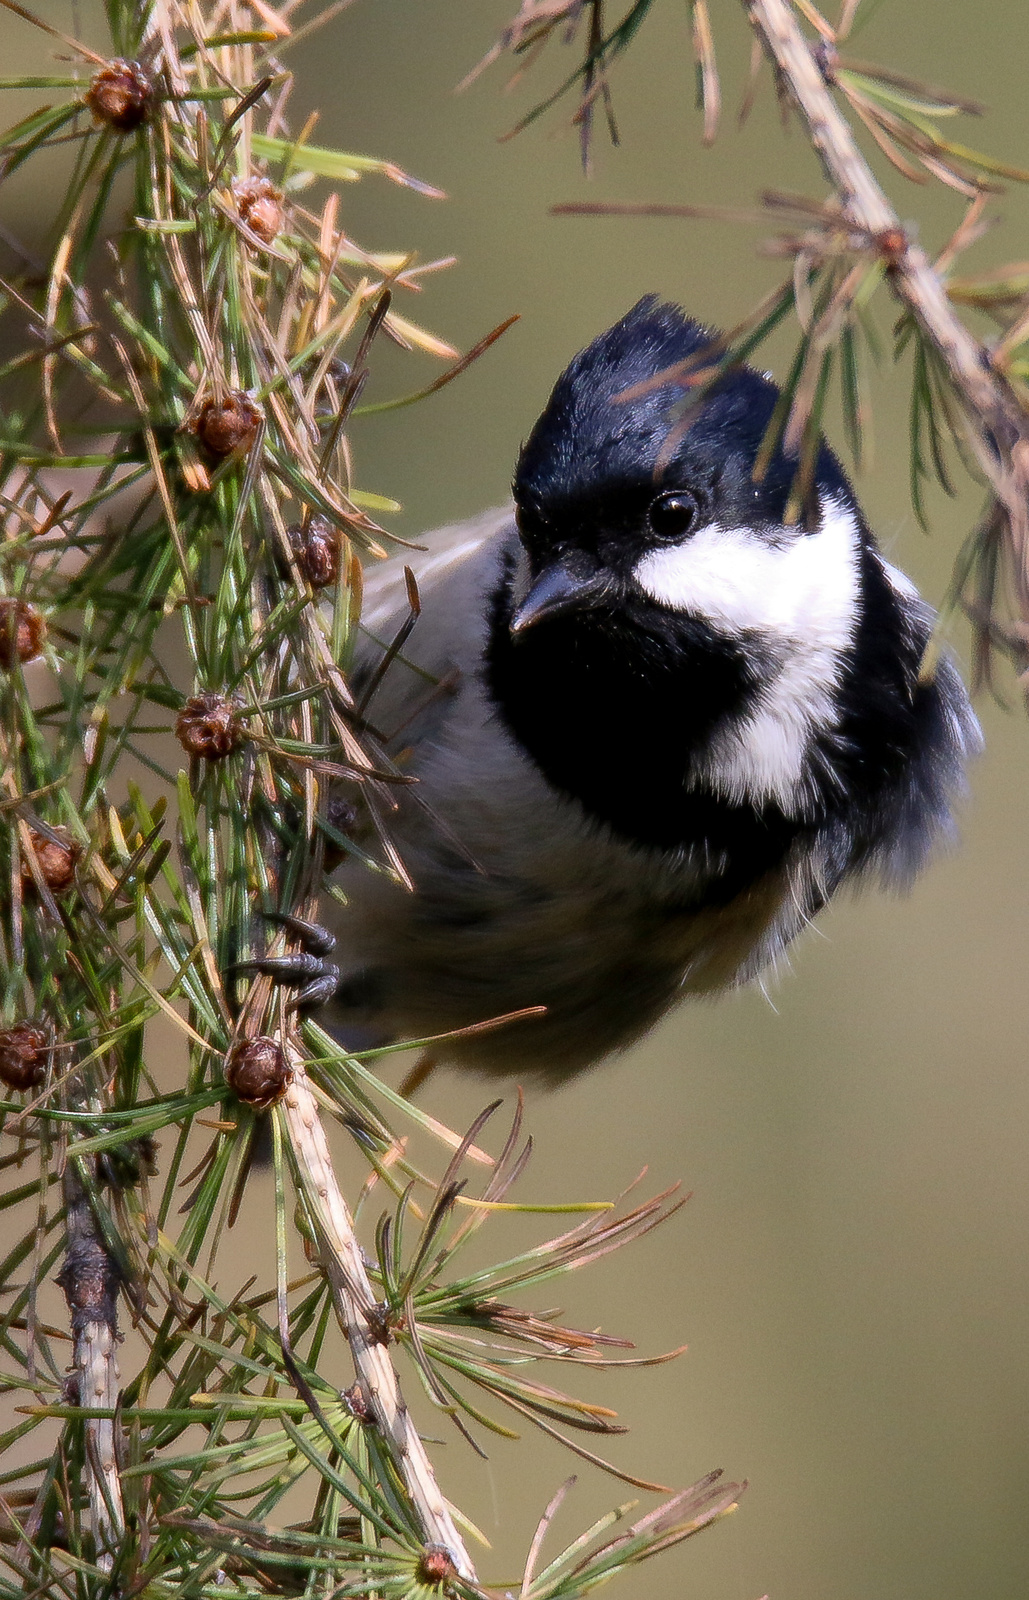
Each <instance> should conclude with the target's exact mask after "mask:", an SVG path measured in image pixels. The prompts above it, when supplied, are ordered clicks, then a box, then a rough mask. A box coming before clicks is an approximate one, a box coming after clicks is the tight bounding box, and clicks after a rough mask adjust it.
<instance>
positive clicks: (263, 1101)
mask: <svg viewBox="0 0 1029 1600" xmlns="http://www.w3.org/2000/svg"><path fill="white" fill-rule="evenodd" d="M225 1081H226V1083H227V1084H228V1086H229V1088H230V1089H231V1090H232V1091H233V1093H234V1094H236V1095H238V1096H239V1098H240V1099H241V1100H242V1101H243V1103H244V1104H245V1105H248V1106H253V1107H254V1110H255V1111H263V1110H264V1109H265V1108H266V1107H267V1106H271V1105H274V1104H275V1102H276V1100H281V1099H282V1097H283V1095H284V1094H285V1093H286V1090H287V1089H288V1088H289V1086H290V1084H291V1083H292V1082H293V1073H292V1072H291V1071H290V1068H289V1065H288V1063H287V1061H286V1055H285V1052H284V1050H283V1048H282V1046H281V1045H280V1044H279V1043H278V1041H277V1040H276V1039H269V1038H268V1037H267V1036H266V1035H264V1034H261V1035H259V1036H258V1037H257V1038H256V1039H237V1040H236V1043H235V1044H234V1045H233V1046H232V1047H231V1049H230V1050H229V1053H228V1055H227V1056H226V1058H225Z"/></svg>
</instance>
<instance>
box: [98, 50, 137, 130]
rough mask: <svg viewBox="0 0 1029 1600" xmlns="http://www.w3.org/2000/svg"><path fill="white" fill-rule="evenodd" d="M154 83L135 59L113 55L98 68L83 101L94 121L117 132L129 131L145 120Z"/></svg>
mask: <svg viewBox="0 0 1029 1600" xmlns="http://www.w3.org/2000/svg"><path fill="white" fill-rule="evenodd" d="M153 93H154V89H153V85H152V83H151V82H150V79H149V78H148V77H147V75H146V73H145V72H144V71H143V68H142V67H141V66H140V64H139V62H138V61H123V60H122V59H121V57H120V56H119V57H115V59H114V60H113V61H108V62H107V63H106V64H105V65H104V66H102V67H101V68H100V71H99V72H98V73H97V74H96V75H95V77H94V78H93V81H92V83H91V84H90V86H89V90H88V92H87V94H86V104H87V106H88V107H89V109H90V111H92V113H93V116H94V117H95V118H96V120H97V122H103V123H106V124H107V126H108V127H109V128H115V129H116V130H117V131H118V133H131V132H132V130H133V128H138V127H139V125H140V123H141V122H143V121H145V119H146V114H147V112H148V111H149V109H150V102H151V100H152V99H153Z"/></svg>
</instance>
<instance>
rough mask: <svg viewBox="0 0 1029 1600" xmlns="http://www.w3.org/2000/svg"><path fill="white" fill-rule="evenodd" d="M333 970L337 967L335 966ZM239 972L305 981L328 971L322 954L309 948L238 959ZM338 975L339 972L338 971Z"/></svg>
mask: <svg viewBox="0 0 1029 1600" xmlns="http://www.w3.org/2000/svg"><path fill="white" fill-rule="evenodd" d="M332 970H333V972H336V968H335V967H333V969H332ZM236 971H237V972H263V973H264V974H265V976H266V977H268V978H274V979H275V981H276V982H277V983H303V982H304V981H305V979H307V978H317V977H318V976H319V975H320V974H321V973H323V972H325V971H326V965H325V962H324V961H323V960H322V958H321V956H316V955H313V954H312V953H311V952H310V951H308V950H297V951H296V952H295V953H294V954H293V955H289V956H255V957H254V959H253V960H252V961H237V962H236ZM337 976H338V973H337Z"/></svg>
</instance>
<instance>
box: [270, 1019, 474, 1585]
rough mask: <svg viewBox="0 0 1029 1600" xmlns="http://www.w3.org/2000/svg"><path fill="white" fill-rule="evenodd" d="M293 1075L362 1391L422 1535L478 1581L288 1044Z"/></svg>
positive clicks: (323, 1238)
mask: <svg viewBox="0 0 1029 1600" xmlns="http://www.w3.org/2000/svg"><path fill="white" fill-rule="evenodd" d="M290 1066H291V1068H292V1070H293V1082H292V1085H291V1086H290V1088H289V1089H288V1090H287V1092H286V1096H285V1099H284V1100H283V1102H282V1107H283V1111H284V1113H285V1121H286V1126H287V1128H288V1130H289V1136H290V1141H291V1144H292V1147H293V1154H294V1158H295V1161H296V1166H297V1171H298V1174H299V1180H300V1183H301V1185H302V1186H303V1190H304V1195H305V1198H306V1200H307V1204H308V1206H309V1208H310V1211H311V1215H312V1217H313V1218H314V1222H315V1226H316V1228H317V1230H318V1242H319V1247H320V1250H321V1257H322V1263H323V1265H324V1268H325V1271H326V1274H327V1275H328V1279H329V1283H330V1285H331V1288H332V1297H333V1301H334V1303H335V1307H336V1314H337V1316H338V1318H339V1321H340V1325H341V1327H342V1329H343V1332H344V1333H345V1334H346V1337H347V1341H348V1342H349V1345H350V1349H351V1352H352V1354H353V1357H354V1367H355V1369H356V1372H357V1376H358V1380H359V1382H360V1384H361V1388H362V1391H363V1393H364V1395H365V1396H366V1398H367V1402H368V1406H369V1409H370V1411H371V1414H372V1416H373V1418H374V1420H375V1424H376V1426H377V1427H378V1429H379V1431H380V1433H381V1434H382V1437H383V1439H384V1441H385V1442H386V1444H387V1445H388V1447H389V1450H390V1453H391V1454H392V1456H393V1458H394V1460H395V1462H396V1465H397V1469H398V1471H399V1473H400V1475H401V1477H402V1479H403V1481H404V1484H405V1486H406V1488H407V1491H408V1493H409V1495H410V1496H411V1501H412V1504H413V1505H414V1508H415V1511H416V1513H417V1516H418V1520H419V1522H420V1523H421V1526H422V1529H423V1531H424V1534H425V1541H426V1543H427V1544H431V1545H441V1546H442V1547H443V1548H444V1549H446V1550H448V1551H449V1552H450V1555H451V1558H452V1560H453V1562H454V1566H455V1567H456V1568H457V1571H458V1572H459V1573H460V1575H461V1576H462V1577H463V1578H467V1579H469V1580H471V1581H472V1582H474V1581H475V1568H474V1567H473V1565H472V1562H471V1559H470V1557H469V1555H468V1552H467V1550H466V1549H465V1546H464V1541H463V1540H462V1538H461V1535H460V1534H459V1533H458V1531H457V1526H456V1524H455V1522H454V1519H453V1517H452V1516H451V1514H450V1510H449V1508H448V1506H447V1504H446V1501H445V1500H444V1499H443V1496H442V1494H441V1493H440V1489H439V1485H438V1484H437V1482H436V1476H435V1473H434V1472H433V1469H432V1463H431V1462H430V1460H429V1458H428V1455H427V1454H426V1451H425V1446H424V1445H423V1443H422V1441H421V1439H420V1437H419V1435H418V1432H417V1430H416V1428H415V1426H414V1423H413V1422H412V1421H411V1417H410V1413H409V1412H408V1409H407V1406H406V1405H405V1403H404V1398H403V1395H402V1394H401V1392H400V1382H399V1379H398V1377H397V1374H396V1370H395V1368H394V1366H393V1363H392V1361H391V1360H390V1357H389V1350H388V1347H387V1345H385V1344H384V1343H383V1342H382V1337H381V1330H380V1329H379V1327H378V1322H377V1318H376V1317H375V1307H376V1300H375V1294H374V1292H373V1290H372V1286H371V1283H370V1282H369V1279H368V1273H367V1271H366V1269H365V1264H364V1257H363V1255H362V1253H361V1247H360V1245H359V1244H358V1242H357V1238H356V1237H355V1234H354V1224H353V1221H352V1219H351V1216H350V1212H349V1209H348V1207H347V1203H346V1201H345V1200H344V1198H343V1195H342V1192H341V1190H340V1187H339V1184H338V1182H337V1181H336V1174H335V1171H334V1170H333V1166H332V1158H331V1156H330V1154H329V1146H328V1142H327V1140H326V1137H325V1129H324V1127H323V1126H322V1120H321V1117H320V1115H319V1113H318V1104H317V1101H316V1100H315V1098H314V1095H313V1094H312V1092H311V1088H310V1085H309V1084H308V1081H307V1074H306V1073H305V1071H304V1066H303V1059H302V1057H301V1056H300V1054H299V1052H297V1051H296V1050H291V1051H290Z"/></svg>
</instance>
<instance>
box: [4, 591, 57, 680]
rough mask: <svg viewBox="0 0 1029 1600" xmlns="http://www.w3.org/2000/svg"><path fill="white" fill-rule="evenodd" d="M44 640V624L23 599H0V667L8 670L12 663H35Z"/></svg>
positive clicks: (34, 609)
mask: <svg viewBox="0 0 1029 1600" xmlns="http://www.w3.org/2000/svg"><path fill="white" fill-rule="evenodd" d="M45 638H46V623H45V622H44V621H43V618H42V616H41V615H40V613H39V612H38V611H37V610H36V608H35V606H30V605H28V604H27V603H26V601H24V600H15V599H12V598H11V596H9V595H7V596H4V597H3V598H2V599H0V667H6V668H7V670H8V671H10V669H11V668H12V667H13V666H14V664H15V662H16V661H21V662H26V661H35V659H36V657H37V656H38V655H39V653H40V651H41V650H42V648H43V640H44V639H45Z"/></svg>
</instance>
